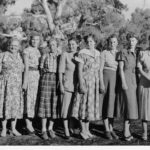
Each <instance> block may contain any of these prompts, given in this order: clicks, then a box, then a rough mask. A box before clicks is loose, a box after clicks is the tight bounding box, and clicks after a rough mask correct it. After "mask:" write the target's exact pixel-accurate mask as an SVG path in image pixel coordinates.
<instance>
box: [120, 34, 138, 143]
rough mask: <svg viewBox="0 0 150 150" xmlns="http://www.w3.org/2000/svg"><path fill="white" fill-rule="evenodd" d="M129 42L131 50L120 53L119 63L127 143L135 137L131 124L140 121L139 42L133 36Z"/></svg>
mask: <svg viewBox="0 0 150 150" xmlns="http://www.w3.org/2000/svg"><path fill="white" fill-rule="evenodd" d="M128 40H129V48H128V49H127V50H123V51H122V52H120V55H119V57H118V61H119V70H120V76H121V82H122V90H123V91H122V92H123V93H122V94H123V103H124V105H125V112H124V117H125V122H124V139H125V140H126V141H131V140H132V139H133V136H132V135H131V132H130V123H131V120H135V119H138V105H137V96H136V92H137V80H136V66H137V64H136V63H137V56H136V53H137V52H136V45H137V42H138V40H137V38H136V37H135V36H134V35H133V34H132V35H130V36H129V39H128Z"/></svg>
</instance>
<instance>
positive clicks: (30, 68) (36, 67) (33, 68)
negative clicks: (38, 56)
mask: <svg viewBox="0 0 150 150" xmlns="http://www.w3.org/2000/svg"><path fill="white" fill-rule="evenodd" d="M38 70H39V67H38V66H29V71H38Z"/></svg>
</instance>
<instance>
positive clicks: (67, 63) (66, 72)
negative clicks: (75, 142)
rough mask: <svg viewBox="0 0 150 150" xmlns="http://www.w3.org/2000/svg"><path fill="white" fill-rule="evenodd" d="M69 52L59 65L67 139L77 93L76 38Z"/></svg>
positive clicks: (71, 42)
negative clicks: (69, 120)
mask: <svg viewBox="0 0 150 150" xmlns="http://www.w3.org/2000/svg"><path fill="white" fill-rule="evenodd" d="M68 46H69V51H66V52H64V53H63V54H62V55H61V58H60V63H59V81H60V91H61V93H62V110H61V117H62V118H63V124H64V128H65V137H66V138H69V137H70V133H69V127H68V119H69V117H70V114H71V109H72V100H73V98H74V94H75V91H76V88H77V87H76V85H77V70H76V69H77V62H76V61H75V57H76V55H77V48H78V44H77V42H76V39H75V38H71V39H69V40H68Z"/></svg>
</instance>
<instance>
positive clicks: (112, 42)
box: [109, 37, 118, 49]
mask: <svg viewBox="0 0 150 150" xmlns="http://www.w3.org/2000/svg"><path fill="white" fill-rule="evenodd" d="M109 42H110V47H111V48H112V49H116V48H117V45H118V40H117V38H116V37H113V38H111V39H110V41H109Z"/></svg>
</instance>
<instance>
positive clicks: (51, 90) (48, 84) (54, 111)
mask: <svg viewBox="0 0 150 150" xmlns="http://www.w3.org/2000/svg"><path fill="white" fill-rule="evenodd" d="M59 54H60V53H59V52H58V51H57V52H54V53H46V54H44V55H43V56H42V58H41V63H40V69H41V71H42V74H41V79H40V85H39V89H40V93H39V95H40V98H39V108H38V116H39V117H41V118H52V119H56V118H59V116H60V110H59V101H58V90H57V88H58V86H57V83H58V82H57V80H56V77H57V68H58V64H57V61H58V56H59Z"/></svg>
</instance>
